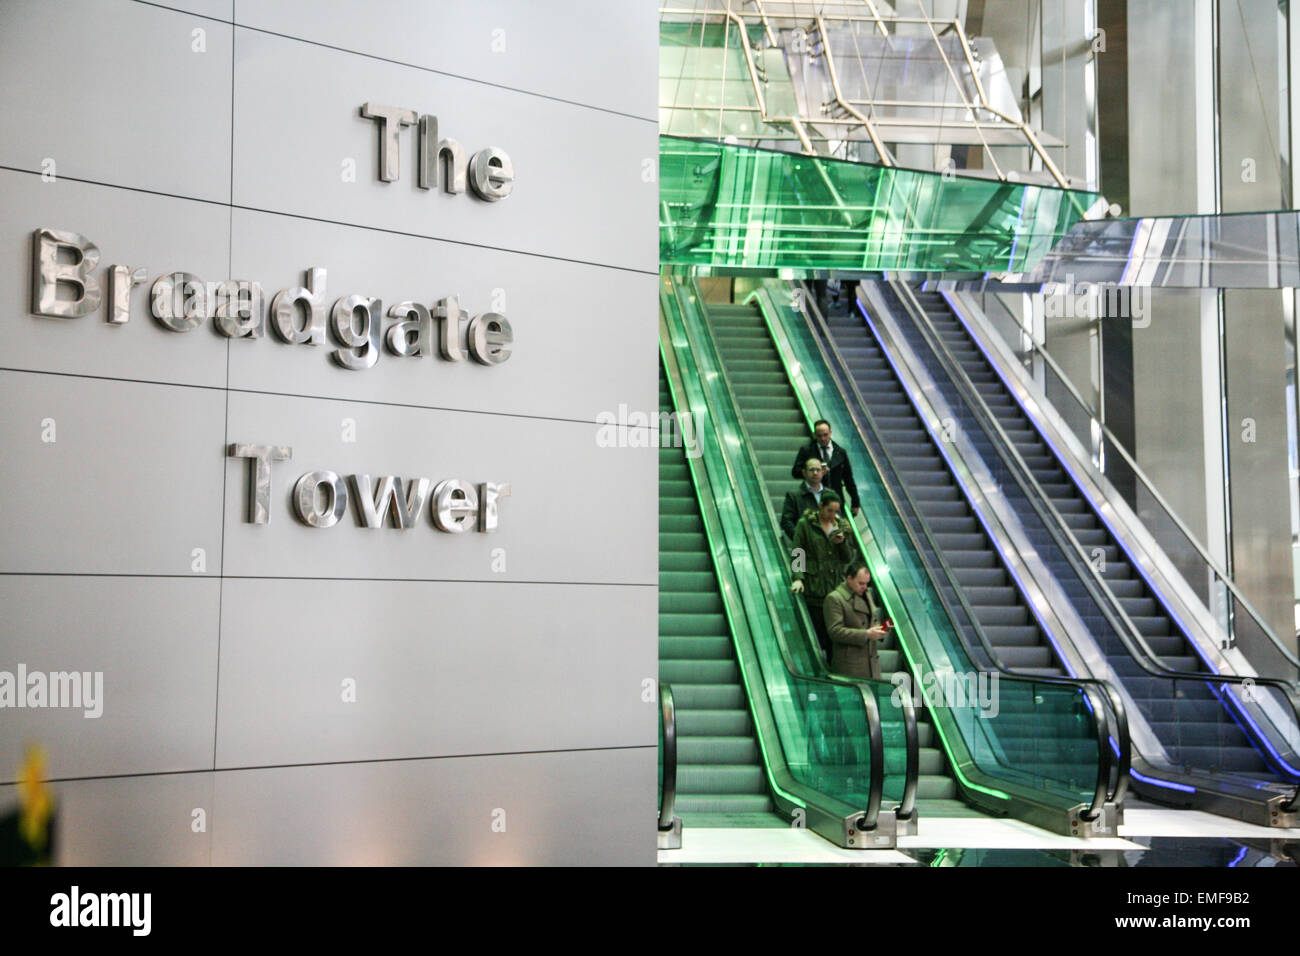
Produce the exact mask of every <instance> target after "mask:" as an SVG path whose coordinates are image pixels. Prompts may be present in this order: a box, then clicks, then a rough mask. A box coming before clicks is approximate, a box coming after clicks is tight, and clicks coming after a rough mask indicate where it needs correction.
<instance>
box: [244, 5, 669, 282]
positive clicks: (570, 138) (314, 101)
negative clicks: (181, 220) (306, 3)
mask: <svg viewBox="0 0 1300 956" xmlns="http://www.w3.org/2000/svg"><path fill="white" fill-rule="evenodd" d="M235 57H236V64H237V69H236V72H235V102H236V104H237V115H236V119H235V172H234V197H235V203H236V204H238V205H241V206H250V207H253V208H257V209H268V210H273V211H277V212H289V213H295V214H298V215H303V216H308V217H312V218H318V219H328V220H331V221H335V222H346V223H352V224H359V225H367V226H374V227H378V228H383V229H389V230H396V231H399V232H407V233H412V234H415V235H422V236H436V237H439V238H452V239H455V240H457V241H459V242H467V243H474V244H476V245H483V246H491V247H499V248H508V249H516V250H522V251H526V252H532V253H538V254H543V255H547V256H552V257H559V258H568V259H578V260H583V261H588V262H597V263H602V264H607V265H617V266H622V267H626V268H632V269H640V270H642V271H647V272H657V271H658V266H659V260H658V254H659V252H658V236H657V234H656V230H654V229H653V228H650V227H649V225H648V224H649V223H651V222H654V221H655V218H656V216H657V204H658V201H659V187H658V183H657V182H653V181H651V182H646V181H644V180H643V178H642V163H643V160H650V161H652V162H655V161H657V157H658V150H659V145H658V136H657V134H658V129H657V127H656V126H654V125H652V124H649V123H646V122H645V121H643V120H639V119H631V118H628V117H624V116H619V115H616V114H612V113H603V112H599V111H593V110H590V109H585V108H583V107H580V106H572V105H569V104H566V103H561V102H557V101H554V100H545V99H538V98H537V97H534V96H528V95H527V94H523V93H512V92H507V91H503V90H501V89H498V88H496V87H491V86H485V85H483V84H481V83H474V82H471V81H468V80H462V79H457V78H454V77H448V76H444V75H441V74H437V73H430V72H427V71H423V70H417V69H414V68H412V67H406V66H398V65H394V64H392V63H387V62H384V61H381V60H376V59H372V58H368V57H362V56H357V55H355V54H349V53H344V52H341V51H338V50H333V49H328V48H325V47H319V46H313V45H310V44H305V43H301V42H298V41H295V40H289V39H285V38H283V37H276V36H271V35H269V34H264V33H259V32H256V31H252V30H246V29H242V28H241V29H237V31H236V37H235ZM366 102H375V103H381V104H387V105H390V106H397V107H402V108H406V109H411V110H415V111H418V112H425V113H432V114H436V115H437V116H438V119H439V135H440V137H452V138H454V139H456V140H457V141H459V142H460V143H461V145H462V146H464V147H465V149H466V150H467V151H468V153H471V154H472V153H473V152H474V151H476V150H479V149H482V148H485V147H489V146H494V147H498V148H500V149H503V150H505V151H506V152H507V153H508V154H509V155H510V158H511V160H512V162H513V165H514V169H515V176H516V180H517V182H516V186H515V188H514V191H513V192H512V193H511V195H509V196H507V197H506V198H504V199H502V200H500V201H498V202H493V203H486V202H483V201H481V200H479V199H477V198H474V197H472V196H471V195H469V193H468V192H465V193H461V194H459V195H449V194H447V193H444V192H442V191H440V190H439V191H434V190H428V191H425V190H421V189H419V188H418V186H417V185H416V167H415V156H416V137H415V136H414V135H413V134H414V132H415V130H414V128H410V129H407V130H405V131H404V132H403V135H402V140H401V178H400V179H399V180H398V181H396V182H391V183H384V182H380V181H379V179H378V132H377V130H378V125H377V124H376V123H375V122H373V121H371V120H367V119H363V118H362V117H361V115H360V112H359V109H360V107H361V105H362V104H363V103H366ZM348 160H351V161H353V162H355V170H356V176H355V181H354V182H350V181H348V180H347V177H346V176H345V172H346V169H345V167H344V163H345V161H348ZM629 223H646V224H647V226H646V227H642V228H628V224H629Z"/></svg>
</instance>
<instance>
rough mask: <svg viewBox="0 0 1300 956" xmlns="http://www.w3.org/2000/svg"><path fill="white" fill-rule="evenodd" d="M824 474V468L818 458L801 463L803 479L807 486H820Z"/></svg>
mask: <svg viewBox="0 0 1300 956" xmlns="http://www.w3.org/2000/svg"><path fill="white" fill-rule="evenodd" d="M824 474H826V466H825V465H824V464H822V460H821V459H820V458H809V459H808V460H807V461H805V462H804V463H803V478H804V481H806V482H808V484H810V485H816V484H820V483H821V480H822V475H824Z"/></svg>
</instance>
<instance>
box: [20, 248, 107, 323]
mask: <svg viewBox="0 0 1300 956" xmlns="http://www.w3.org/2000/svg"><path fill="white" fill-rule="evenodd" d="M63 249H67V250H70V251H71V252H72V253H73V254H74V255H75V256H76V257H77V261H76V262H71V263H67V262H60V261H59V252H60V250H63ZM98 263H99V247H98V246H96V245H95V244H94V243H93V242H91V241H90V240H89V239H87V238H86V237H85V236H81V235H78V234H77V233H75V232H64V231H63V230H61V229H37V230H36V231H35V232H33V233H32V313H33V314H34V315H44V316H47V317H48V318H51V319H75V318H79V317H80V316H83V315H89V314H90V313H91V312H94V311H95V310H96V309H98V308H99V283H98V282H96V281H95V280H94V278H93V277H92V276H91V274H90V273H91V272H93V271H94V269H95V266H96V265H97V264H98ZM60 283H62V284H64V285H70V286H73V287H75V288H76V290H77V297H76V298H75V299H60V298H59V284H60Z"/></svg>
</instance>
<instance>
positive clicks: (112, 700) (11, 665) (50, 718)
mask: <svg viewBox="0 0 1300 956" xmlns="http://www.w3.org/2000/svg"><path fill="white" fill-rule="evenodd" d="M219 590H220V582H219V581H217V580H215V579H212V578H206V579H194V580H190V579H186V578H122V577H79V576H72V575H66V576H65V575H58V576H30V577H29V576H19V575H5V576H2V577H0V607H3V608H4V609H5V613H4V615H3V616H2V617H0V671H6V672H8V673H10V674H15V675H16V673H17V668H18V665H19V664H22V665H25V667H26V670H27V673H28V674H31V673H32V672H36V671H39V672H41V673H44V674H49V673H50V672H59V671H62V672H71V671H78V672H83V673H84V672H89V673H91V674H92V675H93V674H94V673H95V672H100V673H101V674H102V678H100V680H101V681H102V688H103V694H102V702H101V703H102V706H100V707H97V708H95V709H98V710H99V711H100V716H99V717H87V716H86V709H85V707H84V706H83V707H59V708H53V707H44V708H31V707H24V708H15V709H9V708H8V707H5V708H4V709H0V779H5V780H11V779H12V777H13V771H14V770H15V769H16V768H17V767H18V765H19V762H20V760H21V757H22V752H23V748H24V747H25V746H26V745H27V744H28V743H29V742H35V743H39V744H41V745H42V746H44V747H45V749H46V750H47V752H48V754H49V772H50V774H51V776H54V777H75V776H91V775H98V774H110V773H116V774H124V773H156V772H159V771H174V770H193V769H196V768H210V767H211V766H212V739H213V725H214V721H215V716H216V679H217V629H218V624H217V616H218V613H219ZM91 680H92V684H93V683H97V682H96V681H95V679H94V678H93V677H92V679H91ZM69 702H70V701H69ZM47 703H52V701H47ZM80 703H82V704H86V703H91V702H90V701H87V700H85V699H84V698H83V699H82V700H80Z"/></svg>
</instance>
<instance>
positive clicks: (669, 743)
mask: <svg viewBox="0 0 1300 956" xmlns="http://www.w3.org/2000/svg"><path fill="white" fill-rule="evenodd" d="M676 806H677V709H676V707H674V706H673V687H672V685H671V684H665V683H660V684H659V832H660V833H667V832H671V831H672V829H673V826H674V823H673V821H674V820H675V819H676V814H675V812H674V811H675V810H676Z"/></svg>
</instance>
